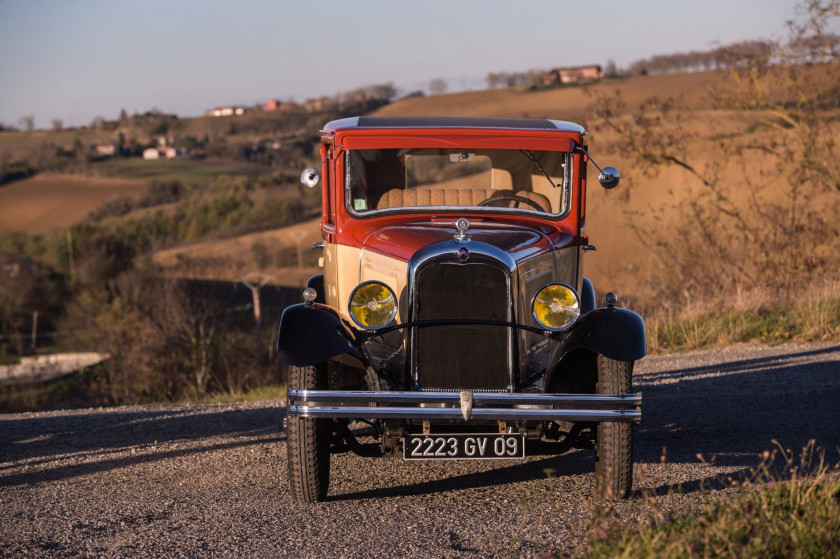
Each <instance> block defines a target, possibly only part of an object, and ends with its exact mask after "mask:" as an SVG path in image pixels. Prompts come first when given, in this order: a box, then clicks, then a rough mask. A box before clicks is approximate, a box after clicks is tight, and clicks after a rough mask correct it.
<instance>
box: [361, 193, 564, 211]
mask: <svg viewBox="0 0 840 559" xmlns="http://www.w3.org/2000/svg"><path fill="white" fill-rule="evenodd" d="M505 194H508V195H511V194H514V192H513V191H511V190H493V189H490V188H470V189H467V188H461V189H458V188H411V189H408V190H402V189H399V188H395V189H393V190H389V191H388V192H386V193H385V194H383V195H382V198H380V199H379V203H378V204H377V205H376V209H378V210H384V209H387V208H405V207H411V206H477V205H478V204H479V203H480V202H483V201H484V200H487V199H488V198H493V197H495V196H503V195H505ZM515 194H516V195H517V196H522V197H524V198H528V199H529V200H533V201H534V202H536V203H538V204H540V205H541V206H542V207H543V209H544V210H545V211H551V203H550V202H549V201H548V198H546V197H545V196H543V195H542V194H538V193H536V192H528V191H525V190H520V191H518V192H516V193H515ZM516 205H517V203H516V202H514V201H511V202H510V203H508V207H516ZM497 207H498V206H497ZM519 207H520V208H526V209H534V208H532V207H531V206H529V205H528V204H522V203H520V204H519Z"/></svg>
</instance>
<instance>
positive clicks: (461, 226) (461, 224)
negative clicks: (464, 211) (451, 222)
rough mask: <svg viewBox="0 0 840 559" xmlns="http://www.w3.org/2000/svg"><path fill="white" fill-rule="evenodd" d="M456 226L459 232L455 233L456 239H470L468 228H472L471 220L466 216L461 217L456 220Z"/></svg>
mask: <svg viewBox="0 0 840 559" xmlns="http://www.w3.org/2000/svg"><path fill="white" fill-rule="evenodd" d="M455 227H456V228H457V229H458V234H457V235H455V240H456V241H469V240H470V235H469V233H467V230H468V229H469V228H470V221H469V220H468V219H467V218H466V217H459V218H458V221H456V222H455Z"/></svg>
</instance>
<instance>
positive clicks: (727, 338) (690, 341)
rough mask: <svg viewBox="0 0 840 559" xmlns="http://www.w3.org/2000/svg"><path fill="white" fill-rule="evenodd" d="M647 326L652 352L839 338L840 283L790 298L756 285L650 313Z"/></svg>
mask: <svg viewBox="0 0 840 559" xmlns="http://www.w3.org/2000/svg"><path fill="white" fill-rule="evenodd" d="M646 324H647V334H648V351H649V352H651V353H662V352H668V351H682V350H690V349H698V348H702V347H715V346H726V345H730V344H733V343H737V342H751V341H758V342H762V343H781V342H785V341H791V340H792V341H797V342H818V341H826V340H840V283H830V284H827V285H823V286H815V287H813V288H811V289H810V290H809V291H807V292H806V293H804V294H801V295H800V296H798V297H794V298H793V299H792V300H789V301H781V300H779V299H778V298H776V297H773V296H772V294H771V293H770V292H768V291H767V290H766V289H760V288H757V289H753V290H750V291H749V292H742V293H735V294H732V295H729V296H725V295H724V296H721V297H720V299H717V300H715V301H705V302H695V303H694V304H690V305H687V306H686V307H684V308H682V309H679V310H678V311H673V310H672V311H670V312H669V311H668V310H665V311H662V312H660V313H658V314H654V313H651V316H649V317H648V320H647V321H646Z"/></svg>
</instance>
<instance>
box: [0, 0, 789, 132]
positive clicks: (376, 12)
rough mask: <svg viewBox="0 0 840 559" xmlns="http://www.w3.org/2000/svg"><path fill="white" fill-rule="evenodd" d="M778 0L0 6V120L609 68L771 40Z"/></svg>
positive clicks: (51, 0)
mask: <svg viewBox="0 0 840 559" xmlns="http://www.w3.org/2000/svg"><path fill="white" fill-rule="evenodd" d="M793 7H794V3H793V2H791V1H781V0H734V1H733V0H704V1H703V2H688V1H680V0H633V1H629V0H615V1H600V2H599V1H590V2H568V1H562V0H554V1H542V0H538V1H529V2H513V1H510V0H508V1H480V0H472V1H470V2H466V1H464V2H462V1H457V0H446V1H437V0H424V1H422V2H400V1H397V0H391V1H365V0H355V1H352V2H348V1H345V2H335V1H328V0H321V1H318V2H313V1H308V2H268V1H256V0H253V1H247V0H246V1H240V2H235V3H234V2H221V1H215V0H212V1H211V0H204V1H198V0H190V1H187V0H183V1H174V0H170V1H157V0H142V1H136V0H132V1H104V0H101V1H97V0H0V122H2V123H5V124H17V123H18V121H19V119H20V118H21V117H22V116H24V115H29V114H32V115H35V117H36V125H37V126H38V127H47V126H49V124H50V120H51V119H62V120H63V121H64V122H65V124H87V123H89V122H90V121H91V120H92V119H93V118H94V117H95V116H97V115H102V116H104V117H106V118H109V119H113V118H116V117H117V115H118V114H119V111H120V109H121V108H125V109H126V110H127V111H128V112H129V113H132V112H135V111H139V112H142V111H146V110H148V109H151V108H153V107H156V108H159V109H161V110H164V111H167V112H174V113H178V114H179V115H182V116H191V115H197V114H200V113H203V112H204V111H206V110H207V109H209V108H211V107H213V106H216V105H222V104H235V103H243V104H251V103H255V102H259V101H265V100H267V99H270V98H281V99H285V98H290V97H292V98H294V99H297V100H303V99H306V98H307V97H310V96H320V95H331V94H334V93H337V92H339V91H344V90H348V89H352V88H354V87H358V86H361V85H366V84H371V83H380V82H385V81H393V82H394V83H395V84H396V85H397V86H398V87H400V88H402V89H403V90H408V89H417V88H420V87H424V86H426V85H427V84H428V82H429V80H431V79H433V78H438V77H441V78H445V79H447V80H448V81H449V82H450V87H451V88H452V89H456V88H461V87H463V86H466V87H467V88H478V87H481V86H482V85H483V78H484V76H486V75H487V73H488V72H490V71H501V70H508V71H511V70H512V71H517V70H527V69H530V68H551V67H555V66H561V65H578V64H589V63H597V64H602V65H603V64H605V63H606V61H607V60H608V59H613V60H614V61H615V62H616V63H617V64H618V66H619V67H622V66H625V65H627V64H629V63H631V62H633V61H635V60H638V59H640V58H645V57H648V56H650V55H652V54H667V53H672V52H679V51H687V50H692V49H707V48H710V47H711V46H713V45H714V44H715V43H717V42H720V43H730V42H734V41H738V40H744V39H757V38H771V37H780V36H782V35H783V34H784V24H785V21H786V20H788V19H791V18H792V17H793V15H794V13H793Z"/></svg>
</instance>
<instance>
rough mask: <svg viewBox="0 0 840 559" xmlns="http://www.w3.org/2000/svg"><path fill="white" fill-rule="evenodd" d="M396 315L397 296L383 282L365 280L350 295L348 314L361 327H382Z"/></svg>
mask: <svg viewBox="0 0 840 559" xmlns="http://www.w3.org/2000/svg"><path fill="white" fill-rule="evenodd" d="M396 315H397V298H396V296H395V295H394V292H393V291H391V288H390V287H388V286H387V285H385V284H384V283H379V282H378V281H370V282H365V283H363V284H361V285H359V286H358V287H357V288H356V289H354V290H353V294H352V295H350V316H351V317H353V320H354V321H355V322H356V324H358V325H359V326H361V327H362V328H368V329H374V328H382V327H383V326H387V325H388V324H390V323H391V321H392V320H394V317H395V316H396Z"/></svg>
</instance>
